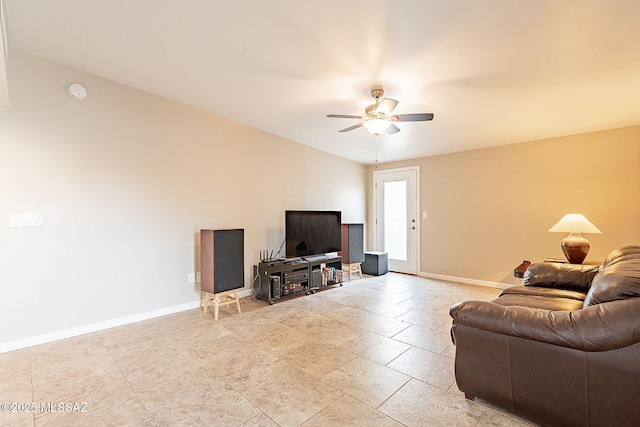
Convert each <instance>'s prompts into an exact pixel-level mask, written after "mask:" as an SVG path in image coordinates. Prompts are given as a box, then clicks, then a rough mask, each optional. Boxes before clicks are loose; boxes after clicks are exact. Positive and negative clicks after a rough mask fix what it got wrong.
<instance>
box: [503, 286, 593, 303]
mask: <svg viewBox="0 0 640 427" xmlns="http://www.w3.org/2000/svg"><path fill="white" fill-rule="evenodd" d="M507 294H517V295H537V296H541V297H555V298H569V299H575V300H578V301H581V302H582V301H584V298H585V297H586V296H587V292H586V291H573V290H568V289H558V288H545V287H542V286H512V287H510V288H507V289H505V290H503V291H502V293H501V294H500V296H502V295H507Z"/></svg>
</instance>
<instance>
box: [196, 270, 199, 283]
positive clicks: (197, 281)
mask: <svg viewBox="0 0 640 427" xmlns="http://www.w3.org/2000/svg"><path fill="white" fill-rule="evenodd" d="M196 283H200V272H199V271H198V272H197V273H196Z"/></svg>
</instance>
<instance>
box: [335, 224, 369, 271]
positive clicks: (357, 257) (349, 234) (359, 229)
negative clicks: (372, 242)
mask: <svg viewBox="0 0 640 427" xmlns="http://www.w3.org/2000/svg"><path fill="white" fill-rule="evenodd" d="M340 255H341V256H342V263H343V264H353V263H354V262H363V261H364V224H342V251H341V252H340Z"/></svg>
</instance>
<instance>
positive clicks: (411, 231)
mask: <svg viewBox="0 0 640 427" xmlns="http://www.w3.org/2000/svg"><path fill="white" fill-rule="evenodd" d="M418 173H419V168H418V167H417V166H415V167H410V168H402V169H389V170H383V171H374V172H373V180H374V196H373V199H374V219H375V236H374V237H375V242H376V250H378V251H383V252H387V253H388V254H389V271H396V272H399V273H408V274H418V258H419V248H418V243H419V240H420V239H419V236H420V230H419V222H418V206H419V203H418V194H419V191H418V183H419V180H418Z"/></svg>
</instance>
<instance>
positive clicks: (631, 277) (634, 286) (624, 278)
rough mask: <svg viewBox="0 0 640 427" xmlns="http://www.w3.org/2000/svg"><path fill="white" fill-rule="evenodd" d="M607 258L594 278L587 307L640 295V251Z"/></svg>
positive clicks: (587, 298)
mask: <svg viewBox="0 0 640 427" xmlns="http://www.w3.org/2000/svg"><path fill="white" fill-rule="evenodd" d="M607 260H608V261H609V262H608V263H606V264H605V268H603V269H602V271H601V272H600V273H598V275H597V276H596V277H595V278H594V279H593V283H592V284H591V289H589V293H587V297H586V298H585V300H584V306H585V307H588V306H590V305H595V304H601V303H603V302H609V301H616V300H621V299H626V298H633V297H639V296H640V251H638V252H637V253H630V254H626V255H622V256H619V257H616V258H614V259H613V260H609V258H607Z"/></svg>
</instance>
